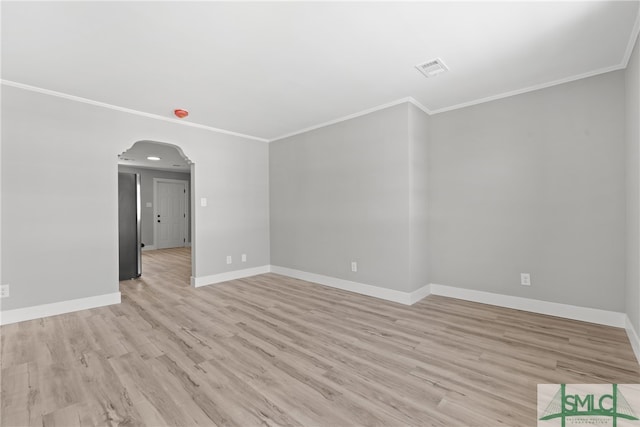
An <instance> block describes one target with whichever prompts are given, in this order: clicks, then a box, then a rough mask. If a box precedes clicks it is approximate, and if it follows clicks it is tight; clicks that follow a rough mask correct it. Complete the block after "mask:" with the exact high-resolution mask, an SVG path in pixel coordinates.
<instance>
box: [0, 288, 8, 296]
mask: <svg viewBox="0 0 640 427" xmlns="http://www.w3.org/2000/svg"><path fill="white" fill-rule="evenodd" d="M0 298H9V285H2V286H0Z"/></svg>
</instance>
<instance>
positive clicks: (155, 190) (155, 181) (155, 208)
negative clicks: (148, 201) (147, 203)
mask: <svg viewBox="0 0 640 427" xmlns="http://www.w3.org/2000/svg"><path fill="white" fill-rule="evenodd" d="M161 182H166V183H170V184H182V185H184V208H185V210H186V212H185V213H184V225H183V227H184V230H183V237H182V238H183V242H182V243H183V245H182V247H185V246H187V237H188V236H189V220H187V218H191V206H190V205H189V196H188V194H191V193H190V190H189V181H187V180H186V179H169V178H153V242H154V247H155V242H159V240H158V221H157V218H158V205H159V204H158V184H160V183H161ZM187 214H189V216H187ZM158 246H160V245H159V243H158ZM189 246H191V243H189ZM159 249H163V248H159Z"/></svg>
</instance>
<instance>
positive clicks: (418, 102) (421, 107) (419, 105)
mask: <svg viewBox="0 0 640 427" xmlns="http://www.w3.org/2000/svg"><path fill="white" fill-rule="evenodd" d="M408 102H409V103H410V104H413V105H415V106H416V107H418V108H419V109H421V110H422V111H423V112H424V113H425V114H426V115H428V116H430V115H431V114H433V113H432V111H431V110H429V109H428V108H427V107H425V106H424V105H422V104H421V103H420V101H418V100H417V99H415V98H414V97H412V96H410V97H409V99H408Z"/></svg>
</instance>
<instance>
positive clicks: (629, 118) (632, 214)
mask: <svg viewBox="0 0 640 427" xmlns="http://www.w3.org/2000/svg"><path fill="white" fill-rule="evenodd" d="M639 50H640V42H639V41H638V40H636V45H635V48H634V50H633V54H632V56H631V60H630V61H629V64H628V66H627V69H626V72H625V77H626V79H625V84H626V86H625V94H626V113H627V114H626V137H627V287H626V298H625V301H626V312H627V315H628V316H629V319H630V320H631V323H632V324H633V327H634V328H635V330H636V332H638V333H640V250H639V247H640V119H639V118H640V52H639Z"/></svg>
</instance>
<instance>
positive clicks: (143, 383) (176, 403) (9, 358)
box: [0, 248, 640, 427]
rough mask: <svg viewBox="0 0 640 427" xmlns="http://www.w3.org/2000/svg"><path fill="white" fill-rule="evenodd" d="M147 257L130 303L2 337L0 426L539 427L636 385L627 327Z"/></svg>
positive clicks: (639, 379)
mask: <svg viewBox="0 0 640 427" xmlns="http://www.w3.org/2000/svg"><path fill="white" fill-rule="evenodd" d="M143 259H144V261H143V276H142V277H141V278H139V279H136V280H128V281H123V282H121V284H120V288H121V292H122V303H121V304H119V305H114V306H109V307H103V308H97V309H92V310H85V311H82V312H77V313H69V314H65V315H61V316H55V317H50V318H46V319H38V320H32V321H28V322H21V323H17V324H12V325H6V326H2V327H1V328H0V333H1V335H2V341H1V343H2V348H1V349H0V355H1V370H0V372H1V374H2V378H1V379H0V382H1V388H0V400H1V405H0V409H1V411H2V413H1V415H0V425H1V426H27V425H33V426H35V425H38V426H55V425H58V426H73V425H82V426H90V425H114V426H115V425H149V426H164V425H174V426H191V425H199V426H242V427H250V426H298V427H300V426H317V427H323V426H341V427H342V426H356V425H367V426H390V427H396V426H397V427H400V426H487V427H493V426H500V425H504V426H531V425H535V424H536V398H537V396H536V393H537V384H539V383H611V382H617V383H640V365H638V363H637V361H636V360H635V356H634V354H633V352H632V350H631V347H630V345H629V342H628V339H627V337H626V334H625V331H624V330H622V329H619V328H610V327H605V326H601V325H594V324H589V323H584V322H579V321H573V320H567V319H561V318H557V317H552V316H544V315H538V314H534V313H527V312H523V311H518V310H511V309H505V308H501V307H496V306H490V305H485V304H477V303H473V302H468V301H460V300H455V299H451V298H446V297H439V296H429V297H427V298H424V299H423V300H422V301H420V302H418V303H417V304H415V305H413V306H404V305H401V304H396V303H391V302H386V301H381V300H378V299H375V298H370V297H366V296H363V295H357V294H353V293H349V292H345V291H341V290H337V289H332V288H328V287H324V286H321V285H317V284H311V283H308V282H305V281H302V280H298V279H292V278H288V277H285V276H281V275H277V274H272V273H269V274H263V275H260V276H255V277H251V278H246V279H240V280H233V281H229V282H225V283H220V284H217V285H214V286H206V287H201V288H197V289H195V288H192V287H190V286H189V277H190V275H191V266H190V251H189V249H188V248H180V249H163V250H157V251H147V252H144V253H143Z"/></svg>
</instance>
